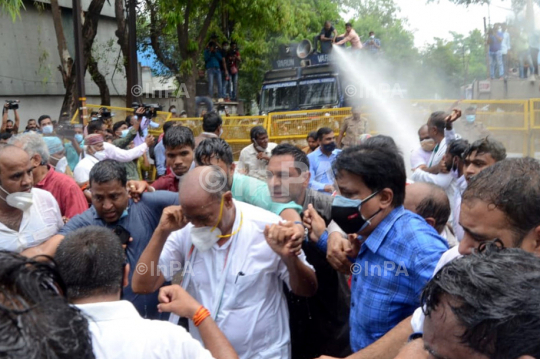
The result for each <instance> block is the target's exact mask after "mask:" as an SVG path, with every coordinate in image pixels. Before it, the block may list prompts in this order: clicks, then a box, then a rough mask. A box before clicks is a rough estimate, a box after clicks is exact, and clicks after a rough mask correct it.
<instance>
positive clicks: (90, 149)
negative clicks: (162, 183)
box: [73, 133, 105, 189]
mask: <svg viewBox="0 0 540 359" xmlns="http://www.w3.org/2000/svg"><path fill="white" fill-rule="evenodd" d="M84 141H85V147H86V148H85V150H84V158H83V159H82V160H80V161H79V163H77V166H76V167H75V170H74V171H73V178H74V179H75V182H77V184H78V185H79V186H80V187H81V188H83V189H84V188H85V187H86V186H87V185H88V181H89V180H90V172H91V171H92V168H94V165H95V164H96V163H98V162H99V161H103V160H104V159H105V154H104V150H103V145H104V143H105V141H104V140H103V136H102V135H100V134H97V133H95V134H91V135H88V136H86V139H85V140H84Z"/></svg>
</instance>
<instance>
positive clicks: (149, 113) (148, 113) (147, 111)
mask: <svg viewBox="0 0 540 359" xmlns="http://www.w3.org/2000/svg"><path fill="white" fill-rule="evenodd" d="M131 107H132V108H133V110H134V111H137V109H138V108H139V107H144V114H143V116H144V117H146V118H154V117H157V112H158V111H162V110H163V108H162V107H161V106H160V105H158V104H157V103H150V104H145V103H143V104H140V103H138V102H133V103H131Z"/></svg>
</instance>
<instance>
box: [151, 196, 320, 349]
mask: <svg viewBox="0 0 540 359" xmlns="http://www.w3.org/2000/svg"><path fill="white" fill-rule="evenodd" d="M234 203H235V206H236V219H235V223H234V226H233V231H234V230H236V228H238V225H239V223H240V218H241V213H242V215H243V224H242V227H241V228H240V231H239V232H238V234H236V235H234V236H233V237H232V239H231V240H229V241H228V242H227V243H226V244H225V245H223V246H222V247H219V246H218V245H217V244H216V245H214V246H213V247H212V248H211V249H210V250H208V251H206V252H199V251H197V250H195V251H194V252H193V254H192V256H191V257H189V252H190V248H191V246H192V244H191V240H190V232H191V228H192V227H193V226H192V225H191V224H188V225H187V226H186V227H185V228H183V229H181V230H180V231H177V232H174V233H172V234H171V235H170V236H169V238H168V239H167V242H166V244H165V247H164V248H163V251H162V253H161V257H160V259H159V265H160V269H161V270H163V271H164V276H165V278H166V279H167V280H170V279H171V278H172V276H173V275H174V274H175V273H176V272H178V271H180V269H181V268H184V266H185V268H186V270H187V273H186V275H185V276H186V277H187V276H190V278H189V280H188V279H184V285H185V281H186V280H188V281H189V284H188V285H187V291H188V292H189V293H190V294H191V295H192V296H193V297H194V298H195V299H197V300H198V301H199V302H200V303H201V304H202V305H204V306H205V307H206V308H208V309H209V310H210V313H211V314H212V316H213V317H215V316H216V313H215V312H213V308H215V304H216V302H217V301H219V300H220V299H221V306H220V309H219V311H218V313H217V318H216V323H217V325H218V326H219V328H220V329H221V331H222V332H223V333H224V334H225V335H226V336H227V339H229V341H230V342H231V344H232V346H233V347H234V349H235V350H236V352H237V353H238V355H239V357H240V358H241V359H251V358H261V359H262V358H273V359H275V358H283V359H287V358H290V356H291V349H290V333H289V313H288V309H287V301H286V299H285V296H284V294H283V281H285V283H287V285H289V273H288V271H287V267H286V266H285V264H284V263H283V261H282V260H281V258H280V257H279V256H278V255H277V254H276V253H275V252H274V251H272V249H271V248H270V246H269V245H268V244H267V242H266V239H265V237H264V228H265V226H266V225H267V224H273V223H278V222H279V221H281V218H280V217H279V216H277V215H275V214H273V213H271V212H269V211H266V210H264V209H262V208H259V207H255V206H252V205H249V204H247V203H243V202H239V201H234ZM226 258H227V260H228V261H230V265H229V264H226V263H225V261H226ZM299 258H300V260H301V261H302V262H304V263H305V264H306V265H308V266H309V267H310V268H313V267H311V266H310V265H309V264H308V263H307V262H306V257H305V254H304V253H303V252H302V254H301V255H300V257H299ZM226 265H228V266H229V268H228V271H227V272H226V273H223V268H225V267H226ZM223 275H225V276H226V277H225V279H226V281H225V286H224V290H223V293H219V290H218V289H219V283H220V280H221V277H222V276H223ZM186 277H185V278H186ZM190 333H191V334H192V335H193V337H195V338H197V339H200V335H199V333H198V331H197V328H195V327H194V326H193V324H192V323H191V322H190Z"/></svg>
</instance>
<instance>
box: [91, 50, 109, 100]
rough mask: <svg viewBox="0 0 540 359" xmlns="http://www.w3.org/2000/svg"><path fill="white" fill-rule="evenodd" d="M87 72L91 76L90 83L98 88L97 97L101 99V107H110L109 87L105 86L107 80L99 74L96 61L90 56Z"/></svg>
mask: <svg viewBox="0 0 540 359" xmlns="http://www.w3.org/2000/svg"><path fill="white" fill-rule="evenodd" d="M88 71H89V72H90V75H91V76H92V81H94V83H95V84H96V85H97V87H98V88H99V96H100V97H101V105H103V106H110V105H111V94H110V93H109V86H108V85H107V80H106V79H105V76H103V75H102V74H101V72H99V68H98V64H97V62H96V60H95V59H94V58H93V57H92V56H90V58H89V59H88Z"/></svg>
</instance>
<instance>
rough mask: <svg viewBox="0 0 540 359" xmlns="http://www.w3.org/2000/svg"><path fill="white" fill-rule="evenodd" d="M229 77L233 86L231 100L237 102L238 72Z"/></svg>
mask: <svg viewBox="0 0 540 359" xmlns="http://www.w3.org/2000/svg"><path fill="white" fill-rule="evenodd" d="M229 76H230V79H231V81H230V82H231V85H232V90H231V99H232V100H235V101H236V100H237V97H238V72H237V73H235V74H234V75H232V74H229Z"/></svg>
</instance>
